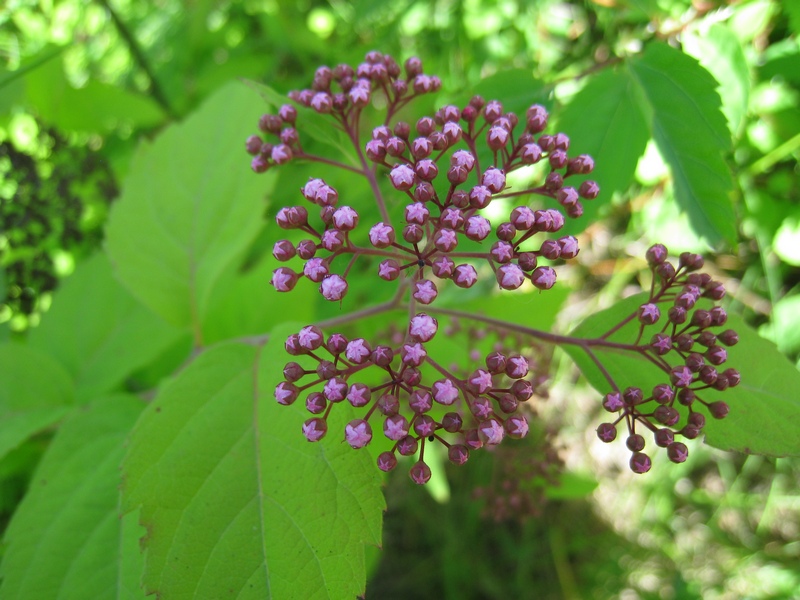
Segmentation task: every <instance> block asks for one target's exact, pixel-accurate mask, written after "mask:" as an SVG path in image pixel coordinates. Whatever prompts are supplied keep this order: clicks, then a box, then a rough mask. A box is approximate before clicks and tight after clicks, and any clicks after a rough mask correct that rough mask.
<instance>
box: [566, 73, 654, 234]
mask: <svg viewBox="0 0 800 600" xmlns="http://www.w3.org/2000/svg"><path fill="white" fill-rule="evenodd" d="M639 96H640V93H639V90H638V89H637V84H636V81H635V80H634V79H633V78H632V77H631V74H630V72H629V71H628V70H627V69H618V70H616V71H604V72H602V73H600V74H598V75H595V76H593V77H592V78H591V79H590V80H589V82H588V83H587V84H586V86H584V87H583V88H582V89H581V90H580V91H579V92H578V93H577V94H575V96H574V97H573V98H572V100H571V101H570V103H569V104H568V105H567V107H566V108H565V109H564V112H563V113H562V116H561V118H560V119H559V123H558V127H559V131H563V132H564V133H566V134H567V135H568V136H569V138H570V149H571V151H574V152H576V153H579V154H589V155H590V156H592V157H593V158H594V160H595V168H594V171H593V172H592V173H591V175H588V176H586V177H582V178H581V179H592V180H594V181H597V182H598V184H599V185H600V192H601V195H600V196H599V197H598V198H597V199H596V200H592V201H586V202H583V208H584V213H583V216H582V217H581V218H580V219H574V220H568V221H567V223H566V225H565V227H566V229H565V231H567V230H568V231H570V232H572V233H575V232H579V231H582V230H583V229H584V228H585V227H586V226H587V225H589V224H591V223H593V222H594V221H595V216H596V215H597V213H598V211H599V210H600V208H601V206H603V205H605V204H607V203H608V202H610V200H611V196H612V195H613V194H614V193H615V192H620V193H621V192H624V191H626V190H627V189H628V187H630V185H631V183H632V182H633V175H634V172H635V171H636V164H637V163H638V162H639V159H640V158H641V156H642V155H643V154H644V149H645V147H646V146H647V141H648V140H649V139H650V129H649V119H648V115H647V114H646V112H645V109H646V106H643V105H642V101H641V100H642V99H641V98H640V97H639ZM576 181H580V180H579V179H576ZM570 185H575V186H577V185H578V184H577V183H573V182H572V179H570Z"/></svg>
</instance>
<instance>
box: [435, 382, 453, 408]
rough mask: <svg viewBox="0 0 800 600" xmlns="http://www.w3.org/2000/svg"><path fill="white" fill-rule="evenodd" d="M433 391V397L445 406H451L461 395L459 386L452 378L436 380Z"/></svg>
mask: <svg viewBox="0 0 800 600" xmlns="http://www.w3.org/2000/svg"><path fill="white" fill-rule="evenodd" d="M431 391H432V392H433V399H434V400H436V402H438V403H439V404H443V405H444V406H450V405H451V404H452V403H453V402H455V401H456V400H457V399H458V395H459V390H458V387H456V385H455V383H453V381H452V380H450V379H440V380H438V381H436V382H434V384H433V386H432V387H431Z"/></svg>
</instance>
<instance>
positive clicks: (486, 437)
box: [478, 419, 506, 446]
mask: <svg viewBox="0 0 800 600" xmlns="http://www.w3.org/2000/svg"><path fill="white" fill-rule="evenodd" d="M505 433H506V431H505V429H504V428H503V425H502V424H501V423H500V421H498V420H497V419H487V420H486V421H482V422H481V423H479V424H478V436H480V440H481V441H482V442H483V443H484V444H486V445H487V446H496V445H497V444H499V443H500V442H502V441H503V438H504V437H505Z"/></svg>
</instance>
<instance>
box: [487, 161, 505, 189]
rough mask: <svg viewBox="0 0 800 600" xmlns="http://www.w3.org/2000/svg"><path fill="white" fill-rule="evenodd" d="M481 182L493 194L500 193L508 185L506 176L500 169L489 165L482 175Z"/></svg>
mask: <svg viewBox="0 0 800 600" xmlns="http://www.w3.org/2000/svg"><path fill="white" fill-rule="evenodd" d="M481 184H482V185H484V186H486V188H488V190H489V191H490V192H491V193H492V194H499V193H500V192H502V191H503V188H505V187H506V176H505V175H504V174H503V172H502V171H501V170H500V169H495V168H494V167H489V168H488V169H487V170H486V171H485V172H484V173H483V176H482V177H481Z"/></svg>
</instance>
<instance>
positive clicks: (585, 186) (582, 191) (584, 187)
mask: <svg viewBox="0 0 800 600" xmlns="http://www.w3.org/2000/svg"><path fill="white" fill-rule="evenodd" d="M578 194H579V195H580V197H581V198H585V199H586V200H594V199H595V198H597V196H598V195H599V194H600V186H599V185H597V182H595V181H584V182H583V183H582V184H581V185H580V187H579V188H578Z"/></svg>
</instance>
